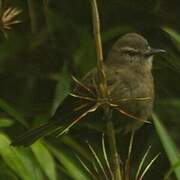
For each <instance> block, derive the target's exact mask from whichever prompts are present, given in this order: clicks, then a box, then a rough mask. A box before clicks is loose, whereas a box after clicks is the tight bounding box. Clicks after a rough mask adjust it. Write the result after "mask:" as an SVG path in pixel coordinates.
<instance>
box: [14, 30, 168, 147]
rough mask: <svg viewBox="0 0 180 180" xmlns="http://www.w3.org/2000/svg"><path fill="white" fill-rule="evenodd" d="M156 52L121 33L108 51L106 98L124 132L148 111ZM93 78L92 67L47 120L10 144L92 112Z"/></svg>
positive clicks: (59, 127) (144, 42)
mask: <svg viewBox="0 0 180 180" xmlns="http://www.w3.org/2000/svg"><path fill="white" fill-rule="evenodd" d="M160 52H165V51H164V50H162V49H153V48H151V47H150V46H149V44H148V42H147V40H146V39H145V38H144V37H142V36H141V35H138V34H136V33H128V34H125V35H124V36H122V37H121V38H120V39H119V40H118V41H117V42H116V43H115V44H114V45H113V47H112V49H111V50H110V52H109V55H108V57H107V61H106V62H105V64H104V70H105V74H106V80H107V86H108V91H109V96H108V100H109V102H110V104H111V107H112V108H113V109H114V110H115V111H116V113H117V112H118V113H119V118H117V117H116V121H120V123H119V126H122V129H123V130H124V131H126V132H129V131H134V130H136V129H138V128H139V127H140V126H141V125H142V124H143V123H144V122H145V121H147V119H148V118H149V116H150V115H151V113H152V108H153V101H154V83H153V76H152V73H151V70H152V63H153V56H154V55H155V54H158V53H160ZM97 79H98V78H97V69H96V68H94V69H93V70H91V71H90V72H89V73H87V75H86V76H85V78H84V79H83V83H84V84H83V85H82V84H78V83H77V86H76V87H75V89H74V91H73V93H74V94H72V95H71V96H68V97H67V98H66V99H65V100H64V101H63V102H62V104H61V105H60V106H59V108H58V109H57V111H56V113H55V114H54V116H53V117H52V118H51V119H50V120H49V121H48V122H47V123H45V124H43V125H41V126H40V127H37V128H35V129H32V130H29V131H27V132H25V133H24V134H23V135H21V136H20V137H18V138H17V139H15V140H14V141H12V143H11V145H13V146H18V145H24V146H27V145H31V144H32V143H34V142H35V141H36V140H38V139H39V138H41V137H44V136H46V135H49V134H59V133H61V132H62V131H64V127H67V125H66V123H67V121H68V122H71V123H72V122H73V121H76V120H79V119H80V118H81V117H83V116H85V114H87V113H86V112H87V111H88V112H92V111H95V109H96V108H97V106H95V101H93V98H91V96H92V97H94V99H95V100H97V101H98V98H97V96H96V92H97V90H96V89H97V87H96V86H97V83H98V81H97ZM89 96H90V97H89ZM97 101H96V102H97ZM101 101H102V100H101ZM116 113H115V114H116ZM128 118H129V119H128ZM112 119H113V117H112ZM121 121H122V122H121Z"/></svg>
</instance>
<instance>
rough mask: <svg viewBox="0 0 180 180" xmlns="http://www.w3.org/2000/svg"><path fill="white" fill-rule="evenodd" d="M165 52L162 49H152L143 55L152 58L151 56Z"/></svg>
mask: <svg viewBox="0 0 180 180" xmlns="http://www.w3.org/2000/svg"><path fill="white" fill-rule="evenodd" d="M165 52H166V51H165V50H164V49H154V48H151V49H149V50H148V52H146V53H145V54H146V55H148V56H152V55H156V54H159V53H165Z"/></svg>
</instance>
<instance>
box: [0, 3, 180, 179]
mask: <svg viewBox="0 0 180 180" xmlns="http://www.w3.org/2000/svg"><path fill="white" fill-rule="evenodd" d="M98 6H99V13H100V19H101V31H102V41H103V50H104V56H105V57H106V55H107V53H108V51H109V49H110V48H111V46H112V44H113V43H114V42H115V40H116V39H117V38H118V37H119V36H120V35H122V34H124V33H127V32H137V33H140V34H142V35H143V36H144V37H145V38H147V39H148V41H149V43H150V45H151V46H152V47H155V48H162V49H165V50H166V51H167V53H166V54H165V55H163V56H159V57H156V58H155V60H154V69H153V75H154V78H155V85H156V88H155V91H156V103H155V108H154V112H155V114H154V116H153V120H154V124H153V125H145V126H144V127H143V128H142V129H141V130H139V132H138V133H137V137H135V141H134V144H135V145H134V149H133V155H132V156H133V161H132V174H133V172H135V171H136V167H137V164H138V162H139V161H140V159H141V157H142V156H143V154H144V153H145V151H146V149H147V148H148V146H149V145H151V146H152V148H151V151H150V154H149V156H148V159H147V162H146V163H148V162H149V161H150V160H151V159H152V158H153V157H154V156H155V155H156V154H158V153H159V152H160V153H161V155H160V157H159V158H158V159H157V160H156V162H155V163H154V164H153V165H152V167H151V168H150V170H149V172H148V173H147V174H146V176H145V177H144V179H145V180H146V179H147V180H150V179H155V180H161V179H163V178H164V176H165V175H167V173H168V172H169V173H170V176H169V175H168V179H180V167H179V166H180V156H179V152H178V149H179V147H180V133H179V132H180V123H179V117H180V94H179V93H180V21H179V19H180V13H179V11H180V2H179V1H178V0H174V1H168V0H146V1H142V0H136V1H133V0H109V1H107V0H98ZM9 7H17V8H19V9H21V10H22V12H21V14H19V15H18V17H17V19H18V20H21V21H22V22H21V23H19V24H16V25H12V28H11V30H8V31H6V33H7V37H8V38H5V36H4V34H3V31H4V30H3V27H1V31H2V33H1V34H0V159H1V161H0V169H1V170H0V179H2V180H8V179H9V180H14V179H15V180H16V179H23V180H41V179H42V180H44V179H49V180H59V179H63V180H66V179H67V180H68V179H75V180H80V179H82V180H86V179H91V176H90V175H89V173H88V172H87V170H86V169H85V168H84V167H83V165H82V163H80V161H79V160H78V158H77V157H76V155H78V156H79V157H81V158H82V159H83V162H84V163H87V164H88V165H87V166H88V167H89V168H90V169H91V166H93V165H92V164H93V163H92V162H94V160H93V158H94V157H93V156H92V154H91V152H89V149H88V145H87V144H86V143H85V141H86V140H88V141H89V144H91V145H92V146H93V147H94V148H95V150H96V152H97V153H98V154H99V157H101V156H102V148H101V133H100V132H98V130H96V127H94V126H93V127H90V126H89V125H87V126H86V127H85V130H84V127H78V128H76V127H74V128H73V130H72V132H70V133H69V134H67V135H65V136H63V137H59V138H52V137H50V138H47V139H46V140H44V141H40V142H38V143H36V144H34V145H33V146H31V147H30V148H13V147H9V142H10V139H11V138H13V137H16V136H17V135H19V134H21V133H22V132H24V131H25V130H26V129H27V128H31V127H35V126H38V125H39V124H41V123H43V122H46V121H47V120H48V118H49V117H50V116H51V114H53V112H54V111H55V109H56V107H57V106H58V104H59V103H60V102H61V101H62V100H63V99H64V97H65V96H66V95H67V94H68V92H69V91H70V86H71V81H70V74H73V75H74V76H76V77H78V78H82V77H83V75H84V74H85V73H86V72H87V71H88V70H89V69H91V68H92V67H94V66H95V65H96V53H95V46H94V39H93V27H92V18H91V6H90V0H76V1H75V0H66V1H65V0H64V1H63V0H61V1H59V0H38V1H37V0H24V1H19V0H0V12H1V13H0V14H1V17H2V14H3V13H4V12H5V10H7V9H8V8H9ZM1 21H2V20H1ZM2 23H3V22H1V23H0V25H1V26H2ZM99 119H100V120H101V117H99ZM87 129H88V133H86V130H87ZM97 137H98V138H97ZM123 148H124V147H123ZM121 149H122V147H121ZM169 170H170V171H169ZM98 178H99V179H103V178H101V177H98ZM132 179H133V178H132Z"/></svg>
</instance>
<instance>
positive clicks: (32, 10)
mask: <svg viewBox="0 0 180 180" xmlns="http://www.w3.org/2000/svg"><path fill="white" fill-rule="evenodd" d="M35 1H36V0H27V2H28V8H29V16H30V22H31V31H32V34H35V33H36V32H37V31H38V22H37V13H36V10H35V6H36V5H35Z"/></svg>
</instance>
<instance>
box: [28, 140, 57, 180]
mask: <svg viewBox="0 0 180 180" xmlns="http://www.w3.org/2000/svg"><path fill="white" fill-rule="evenodd" d="M31 147H32V151H33V153H34V155H35V157H36V159H37V160H38V162H39V164H40V166H41V168H42V170H43V171H44V173H45V174H46V176H47V177H48V179H49V180H56V179H57V178H56V171H55V161H54V159H53V157H52V155H51V154H50V152H49V151H48V149H47V148H46V146H45V145H44V144H42V143H41V142H39V141H38V142H36V143H34V144H33V145H32V146H31ZM45 162H46V163H45Z"/></svg>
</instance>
